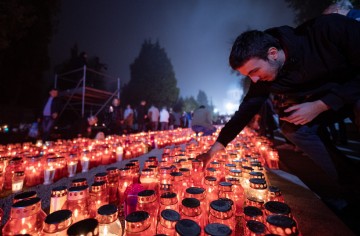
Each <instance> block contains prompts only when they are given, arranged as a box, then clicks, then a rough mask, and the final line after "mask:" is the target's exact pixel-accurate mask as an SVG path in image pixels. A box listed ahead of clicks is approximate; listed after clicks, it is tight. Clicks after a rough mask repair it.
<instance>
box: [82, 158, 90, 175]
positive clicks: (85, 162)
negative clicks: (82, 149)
mask: <svg viewBox="0 0 360 236" xmlns="http://www.w3.org/2000/svg"><path fill="white" fill-rule="evenodd" d="M81 168H82V172H88V170H89V158H82V159H81Z"/></svg>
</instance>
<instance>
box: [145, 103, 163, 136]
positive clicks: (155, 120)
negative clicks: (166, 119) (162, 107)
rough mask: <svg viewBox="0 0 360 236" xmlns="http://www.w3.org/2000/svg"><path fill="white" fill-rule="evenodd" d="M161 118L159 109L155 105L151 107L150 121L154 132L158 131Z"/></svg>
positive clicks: (149, 111) (149, 112)
mask: <svg viewBox="0 0 360 236" xmlns="http://www.w3.org/2000/svg"><path fill="white" fill-rule="evenodd" d="M159 116H160V112H159V109H158V108H157V107H155V106H154V105H151V107H150V108H149V110H148V117H149V119H150V125H151V130H152V131H156V130H157V129H158V125H159Z"/></svg>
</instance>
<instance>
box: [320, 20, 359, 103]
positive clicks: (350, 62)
mask: <svg viewBox="0 0 360 236" xmlns="http://www.w3.org/2000/svg"><path fill="white" fill-rule="evenodd" d="M332 15H333V16H328V17H324V19H323V20H324V22H323V25H324V27H322V29H323V30H322V32H323V33H322V34H320V35H319V37H326V38H322V39H321V38H320V39H319V41H320V42H322V43H323V44H327V43H329V45H328V47H327V49H328V52H329V51H331V50H332V51H333V52H334V55H335V56H336V57H338V58H337V59H335V58H332V60H334V59H335V60H339V63H338V64H339V65H341V64H340V63H344V70H348V71H354V76H351V77H347V78H341V80H342V83H341V84H340V85H339V86H336V87H334V88H333V89H332V90H331V91H330V92H329V93H328V94H326V95H325V96H324V97H322V98H321V99H320V100H322V101H323V102H324V103H325V104H327V105H328V106H330V107H331V108H332V109H333V110H338V109H340V108H341V107H342V106H344V105H345V104H353V103H355V102H356V101H357V100H359V99H360V22H358V21H356V20H353V19H350V18H348V17H344V16H341V15H338V14H332Z"/></svg>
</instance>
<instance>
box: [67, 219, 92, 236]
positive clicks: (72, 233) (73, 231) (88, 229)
mask: <svg viewBox="0 0 360 236" xmlns="http://www.w3.org/2000/svg"><path fill="white" fill-rule="evenodd" d="M98 225H99V222H98V221H97V220H96V219H94V218H89V219H85V220H80V221H78V222H76V223H74V224H73V225H71V226H70V227H69V228H68V230H67V235H69V236H80V235H93V236H95V235H99V227H98Z"/></svg>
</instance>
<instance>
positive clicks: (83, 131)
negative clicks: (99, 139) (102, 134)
mask: <svg viewBox="0 0 360 236" xmlns="http://www.w3.org/2000/svg"><path fill="white" fill-rule="evenodd" d="M97 122H98V118H97V117H96V116H92V115H91V116H88V117H85V118H82V119H79V120H78V121H77V122H75V123H74V124H73V127H72V129H71V130H72V132H73V135H72V136H73V138H95V136H96V134H97V132H96V129H95V126H96V124H97Z"/></svg>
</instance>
